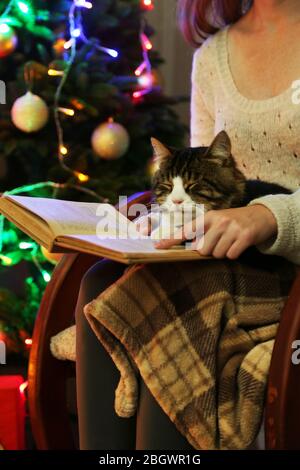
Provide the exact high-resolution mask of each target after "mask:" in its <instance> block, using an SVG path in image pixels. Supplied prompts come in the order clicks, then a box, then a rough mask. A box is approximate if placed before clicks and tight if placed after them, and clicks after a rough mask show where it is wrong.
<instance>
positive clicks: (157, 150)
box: [151, 137, 172, 166]
mask: <svg viewBox="0 0 300 470" xmlns="http://www.w3.org/2000/svg"><path fill="white" fill-rule="evenodd" d="M151 144H152V147H153V151H154V161H155V162H156V163H157V164H158V166H160V165H161V163H162V162H163V161H165V160H166V159H167V158H169V157H170V156H171V155H172V154H171V151H170V150H169V149H168V148H167V147H166V146H165V145H164V144H162V143H161V142H160V141H159V140H158V139H155V137H151Z"/></svg>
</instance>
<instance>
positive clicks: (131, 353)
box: [84, 255, 295, 449]
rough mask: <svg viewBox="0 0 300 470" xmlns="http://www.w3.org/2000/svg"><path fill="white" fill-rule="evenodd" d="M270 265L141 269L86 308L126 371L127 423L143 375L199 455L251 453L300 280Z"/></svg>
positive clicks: (123, 408) (291, 270)
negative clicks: (281, 330) (280, 332)
mask: <svg viewBox="0 0 300 470" xmlns="http://www.w3.org/2000/svg"><path fill="white" fill-rule="evenodd" d="M263 259H264V263H263V264H264V265H267V266H268V268H266V267H265V266H264V265H256V261H255V260H253V258H252V256H251V255H250V256H249V257H248V259H245V260H244V261H239V262H238V261H231V260H216V259H214V260H201V261H197V262H195V261H193V262H181V263H166V264H152V265H136V266H133V267H129V268H128V269H127V271H126V273H125V274H124V275H123V276H122V277H121V278H120V279H119V280H118V281H117V282H116V283H115V284H113V285H112V286H111V287H110V288H109V289H107V290H106V291H105V292H103V293H102V294H101V295H100V296H99V297H98V298H96V299H95V300H93V301H92V302H90V303H89V304H87V305H86V306H85V309H84V312H85V315H86V317H87V319H88V321H89V322H90V325H91V326H92V328H93V330H94V332H95V333H96V335H97V336H98V338H99V340H100V341H101V342H102V344H103V345H104V347H105V348H106V350H107V351H108V352H109V354H110V355H111V357H112V359H113V361H114V362H115V364H116V366H117V368H118V369H119V371H120V381H119V384H118V386H117V389H116V394H115V410H116V413H117V414H118V415H119V416H122V417H129V416H132V415H133V414H134V413H135V412H136V409H137V401H138V396H139V391H138V374H141V376H142V377H143V380H144V382H145V383H146V385H147V386H148V388H149V389H150V391H151V393H152V394H153V396H154V397H155V399H156V400H157V402H158V403H159V405H160V406H161V408H162V409H163V410H164V412H165V413H166V414H167V415H168V416H169V418H170V419H171V420H172V422H173V423H174V424H175V426H176V427H177V429H178V430H179V431H180V432H181V433H182V434H183V435H184V436H185V437H186V438H187V440H188V441H189V442H190V444H191V445H192V446H193V447H195V449H244V448H246V447H248V446H249V445H250V444H251V443H252V442H253V441H254V440H255V438H256V435H257V433H258V430H259V427H260V424H261V418H262V412H263V407H264V395H265V393H264V392H265V386H266V380H267V374H268V369H269V364H270V358H271V353H272V348H273V343H274V337H275V334H276V329H277V326H278V321H279V318H280V313H281V311H282V308H283V306H284V303H285V300H286V297H287V295H288V292H289V289H290V287H291V284H292V281H293V279H294V277H295V267H294V265H293V264H291V263H289V262H287V261H285V260H283V259H280V258H277V257H270V256H264V257H263ZM260 264H261V263H260ZM158 431H159V430H158Z"/></svg>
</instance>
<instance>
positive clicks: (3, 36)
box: [0, 23, 18, 58]
mask: <svg viewBox="0 0 300 470" xmlns="http://www.w3.org/2000/svg"><path fill="white" fill-rule="evenodd" d="M17 44H18V38H17V36H16V33H15V32H14V30H13V28H12V27H11V26H9V25H8V24H6V23H0V58H3V57H6V56H8V55H9V54H11V53H12V52H13V51H14V50H15V48H16V47H17Z"/></svg>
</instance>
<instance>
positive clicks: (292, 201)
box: [249, 189, 300, 265]
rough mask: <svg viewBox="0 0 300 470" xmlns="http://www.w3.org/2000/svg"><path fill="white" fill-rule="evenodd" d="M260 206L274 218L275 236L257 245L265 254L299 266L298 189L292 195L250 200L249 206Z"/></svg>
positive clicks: (299, 194) (299, 210) (299, 226)
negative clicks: (282, 258)
mask: <svg viewBox="0 0 300 470" xmlns="http://www.w3.org/2000/svg"><path fill="white" fill-rule="evenodd" d="M253 204H262V205H264V206H265V207H267V208H268V209H269V210H270V211H271V212H272V213H273V215H274V216H275V218H276V221H277V228H278V230H277V235H276V236H274V237H272V238H270V239H269V240H267V241H266V242H264V243H261V244H259V245H257V248H258V249H259V251H261V252H262V253H265V254H270V255H271V254H274V255H279V256H283V257H284V258H286V259H288V260H289V261H291V262H293V263H295V264H298V265H300V189H299V190H298V191H296V192H294V193H293V194H290V195H289V194H288V195H286V194H276V195H268V196H263V197H260V198H256V199H254V200H252V201H251V202H250V203H249V205H253Z"/></svg>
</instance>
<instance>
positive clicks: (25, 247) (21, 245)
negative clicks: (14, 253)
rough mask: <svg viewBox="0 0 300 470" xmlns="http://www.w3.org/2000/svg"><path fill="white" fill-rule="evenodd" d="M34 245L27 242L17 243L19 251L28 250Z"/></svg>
mask: <svg viewBox="0 0 300 470" xmlns="http://www.w3.org/2000/svg"><path fill="white" fill-rule="evenodd" d="M33 246H34V245H33V243H29V242H21V243H19V248H20V249H21V250H28V248H32V247H33Z"/></svg>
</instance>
